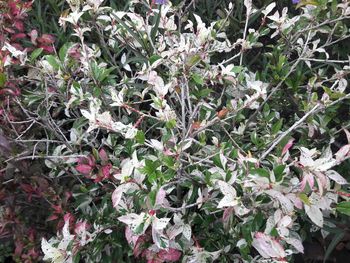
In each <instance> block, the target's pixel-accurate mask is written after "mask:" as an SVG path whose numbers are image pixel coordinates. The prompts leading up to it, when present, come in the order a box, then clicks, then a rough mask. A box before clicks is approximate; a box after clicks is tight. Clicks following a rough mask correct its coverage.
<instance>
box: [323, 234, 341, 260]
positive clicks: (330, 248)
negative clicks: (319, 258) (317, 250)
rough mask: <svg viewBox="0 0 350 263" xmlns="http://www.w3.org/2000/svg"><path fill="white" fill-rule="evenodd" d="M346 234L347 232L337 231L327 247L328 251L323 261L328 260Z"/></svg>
mask: <svg viewBox="0 0 350 263" xmlns="http://www.w3.org/2000/svg"><path fill="white" fill-rule="evenodd" d="M344 236H345V232H341V233H337V234H335V235H334V237H333V239H332V241H331V243H329V245H328V247H327V250H326V253H325V254H324V258H323V263H325V262H327V259H328V258H329V256H330V255H331V254H332V252H333V250H334V249H335V247H336V246H337V245H338V243H339V242H340V241H341V240H342V239H343V237H344Z"/></svg>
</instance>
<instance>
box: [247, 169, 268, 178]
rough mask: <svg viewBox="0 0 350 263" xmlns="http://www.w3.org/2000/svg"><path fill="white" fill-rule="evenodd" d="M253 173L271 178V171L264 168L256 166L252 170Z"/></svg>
mask: <svg viewBox="0 0 350 263" xmlns="http://www.w3.org/2000/svg"><path fill="white" fill-rule="evenodd" d="M251 173H252V174H256V175H259V176H262V177H266V178H269V179H270V172H269V171H267V170H265V169H264V168H256V169H253V170H252V171H251Z"/></svg>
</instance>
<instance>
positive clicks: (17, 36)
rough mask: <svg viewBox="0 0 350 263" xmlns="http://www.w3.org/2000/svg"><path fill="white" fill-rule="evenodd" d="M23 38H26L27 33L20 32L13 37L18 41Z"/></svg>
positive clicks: (12, 39)
mask: <svg viewBox="0 0 350 263" xmlns="http://www.w3.org/2000/svg"><path fill="white" fill-rule="evenodd" d="M22 38H26V34H24V33H18V34H15V35H13V36H12V37H11V41H16V40H17V39H22Z"/></svg>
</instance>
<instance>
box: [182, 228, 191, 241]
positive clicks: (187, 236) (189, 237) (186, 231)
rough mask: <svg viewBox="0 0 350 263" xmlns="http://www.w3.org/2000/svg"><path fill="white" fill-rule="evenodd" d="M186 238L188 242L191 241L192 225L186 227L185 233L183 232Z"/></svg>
mask: <svg viewBox="0 0 350 263" xmlns="http://www.w3.org/2000/svg"><path fill="white" fill-rule="evenodd" d="M182 234H183V236H184V238H186V239H187V240H188V241H190V240H191V236H192V230H191V226H190V225H184V228H183V232H182Z"/></svg>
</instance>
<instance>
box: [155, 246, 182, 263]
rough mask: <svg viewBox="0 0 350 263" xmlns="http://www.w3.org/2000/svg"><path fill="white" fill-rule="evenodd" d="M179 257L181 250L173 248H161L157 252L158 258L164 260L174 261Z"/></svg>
mask: <svg viewBox="0 0 350 263" xmlns="http://www.w3.org/2000/svg"><path fill="white" fill-rule="evenodd" d="M180 257H181V251H179V250H177V249H174V248H169V249H168V250H166V249H163V250H161V251H159V253H158V258H159V259H161V260H166V261H167V262H176V261H178V260H179V259H180Z"/></svg>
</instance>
